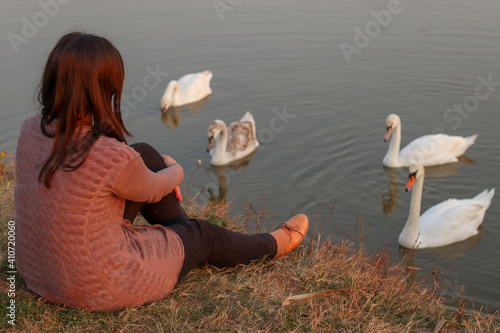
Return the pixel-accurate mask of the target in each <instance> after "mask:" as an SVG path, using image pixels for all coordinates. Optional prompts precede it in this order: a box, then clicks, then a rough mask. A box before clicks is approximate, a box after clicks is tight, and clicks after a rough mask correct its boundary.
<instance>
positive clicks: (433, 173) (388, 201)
mask: <svg viewBox="0 0 500 333" xmlns="http://www.w3.org/2000/svg"><path fill="white" fill-rule="evenodd" d="M465 164H472V165H475V164H476V162H474V160H472V159H470V158H468V157H467V156H461V157H459V159H458V162H456V163H449V164H443V165H436V166H431V167H426V168H425V177H426V178H445V177H448V176H450V175H454V174H455V173H456V171H457V169H458V168H460V167H461V166H462V165H465ZM383 168H384V173H385V175H386V178H387V185H388V187H389V190H388V191H386V192H384V193H383V194H382V210H383V211H384V213H385V214H390V213H392V212H393V211H394V209H395V208H396V207H397V206H399V202H398V197H399V187H400V185H399V182H398V181H399V179H398V170H399V168H388V167H386V166H384V167H383ZM401 170H403V171H404V172H405V175H407V174H408V168H406V167H405V168H401ZM404 181H406V178H404ZM401 188H403V186H402V185H401Z"/></svg>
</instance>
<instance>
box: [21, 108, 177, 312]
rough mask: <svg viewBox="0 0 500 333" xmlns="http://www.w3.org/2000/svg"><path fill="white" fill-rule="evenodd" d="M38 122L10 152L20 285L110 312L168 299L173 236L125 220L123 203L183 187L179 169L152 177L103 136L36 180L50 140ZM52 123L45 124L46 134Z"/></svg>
mask: <svg viewBox="0 0 500 333" xmlns="http://www.w3.org/2000/svg"><path fill="white" fill-rule="evenodd" d="M40 120H41V116H40V115H36V116H32V117H29V118H28V119H26V120H25V121H24V123H23V125H22V128H21V132H20V135H19V140H18V144H17V151H16V187H15V205H16V263H17V269H18V271H19V273H20V274H21V276H22V277H23V278H24V280H25V281H26V284H27V286H28V288H29V289H30V290H32V291H34V292H35V293H37V294H38V295H40V296H43V297H45V298H47V299H48V300H49V301H50V302H53V303H57V304H63V305H67V306H69V307H75V308H84V309H89V310H103V311H113V310H119V309H122V308H124V307H129V306H135V305H139V304H143V303H149V302H152V301H155V300H158V299H162V298H164V297H166V296H167V295H168V294H169V293H170V292H171V291H172V289H173V288H174V286H175V284H176V282H177V278H178V274H179V271H180V269H181V267H182V263H183V260H184V248H183V245H182V242H181V240H180V238H179V236H178V235H177V234H176V233H174V232H173V231H172V230H170V229H168V228H164V227H162V226H159V225H154V226H132V225H131V224H130V222H128V221H126V220H125V221H124V220H123V211H124V207H125V200H126V199H129V200H136V201H138V200H141V199H143V201H148V202H154V201H158V200H159V199H160V198H161V197H162V196H164V195H166V194H167V193H168V192H170V191H171V190H172V189H173V188H174V187H175V186H176V185H178V184H180V182H182V177H183V172H182V168H180V167H177V168H176V167H175V165H173V166H172V167H169V168H167V169H164V170H162V171H160V172H159V173H153V172H151V171H149V170H148V169H147V168H146V166H145V165H144V163H143V162H142V159H141V157H140V156H139V154H138V153H137V152H136V151H135V150H133V149H132V148H130V147H129V146H127V145H126V144H124V143H121V142H119V141H117V140H115V139H112V138H108V137H103V136H101V137H100V138H99V139H98V140H97V141H96V142H95V144H94V145H93V147H92V149H91V150H90V153H89V155H88V156H87V159H86V160H85V162H84V163H83V165H82V166H81V167H80V168H79V169H77V170H75V171H72V172H65V171H61V170H58V171H56V173H55V174H54V177H53V178H52V182H51V187H50V189H47V188H46V187H45V185H44V184H42V183H40V182H39V181H38V175H39V173H40V170H41V168H42V166H43V164H44V163H45V161H46V160H47V158H48V157H49V155H50V152H51V149H52V145H53V139H52V138H48V137H46V136H44V135H43V134H42V132H41V130H40ZM54 129H55V124H50V126H49V127H48V130H49V132H53V131H54Z"/></svg>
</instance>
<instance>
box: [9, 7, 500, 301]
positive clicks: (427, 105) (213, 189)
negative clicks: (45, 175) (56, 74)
mask: <svg viewBox="0 0 500 333" xmlns="http://www.w3.org/2000/svg"><path fill="white" fill-rule="evenodd" d="M0 8H1V10H0V18H1V19H0V28H1V29H0V30H1V35H2V39H1V41H0V59H1V61H0V78H1V79H0V101H1V112H0V151H1V150H7V151H9V152H12V153H13V152H14V151H15V148H16V140H17V135H18V131H19V128H20V125H21V122H22V120H23V119H24V118H26V117H27V116H28V115H30V114H33V113H36V112H38V106H37V104H36V103H35V102H34V98H33V96H34V93H35V91H36V88H37V86H38V82H39V78H40V75H41V72H42V70H43V66H44V63H45V61H46V58H47V55H48V53H49V52H50V50H51V47H52V46H53V45H54V43H55V42H56V41H57V39H58V38H59V37H60V36H61V35H62V34H64V33H65V32H67V31H72V30H84V31H88V32H92V33H96V34H99V35H103V36H105V37H107V38H109V39H110V40H111V41H112V42H113V43H114V44H115V45H116V46H117V48H118V49H119V50H120V51H121V53H122V56H123V59H124V61H125V64H126V78H125V84H124V102H123V105H122V107H123V111H124V115H125V123H126V125H127V127H128V129H129V130H130V131H131V132H132V133H133V134H134V137H133V138H131V139H130V142H138V141H145V142H149V143H151V144H152V145H153V146H155V147H156V148H157V149H158V150H160V151H161V152H162V153H166V154H170V155H171V156H172V157H174V158H175V159H176V160H177V161H178V162H180V163H181V164H182V165H183V166H184V169H185V175H186V179H185V185H187V182H188V180H189V178H190V176H191V174H192V173H193V172H194V171H195V169H196V168H197V161H198V160H201V162H202V163H201V165H200V167H199V168H198V170H196V172H194V175H193V176H192V180H191V186H190V188H189V190H188V194H189V195H195V194H196V193H197V192H198V191H200V190H202V189H204V190H203V191H202V192H201V194H199V195H198V200H199V201H206V200H208V199H210V197H211V196H212V199H213V200H221V199H225V200H232V212H233V213H234V214H238V213H242V212H243V209H244V204H248V203H249V202H251V203H252V205H253V206H254V207H256V208H260V203H261V201H263V202H264V204H265V207H266V209H268V210H269V211H271V212H273V213H275V214H272V215H271V216H272V221H271V223H270V225H269V226H268V227H269V228H270V227H271V224H275V223H278V222H279V221H283V220H286V219H288V218H289V217H290V216H292V215H293V214H296V213H299V212H302V213H305V214H307V215H308V216H309V218H310V219H311V221H312V223H314V221H316V222H317V224H318V227H321V223H322V220H323V219H324V218H325V217H326V216H327V215H328V213H329V212H330V210H331V209H332V207H335V208H334V212H333V214H332V216H331V217H330V218H329V219H328V220H327V221H326V223H325V226H324V231H323V239H328V238H330V239H332V240H335V241H338V240H341V239H354V236H355V234H356V226H357V222H356V221H357V220H358V219H359V220H360V221H361V224H362V226H363V228H364V231H365V236H366V238H367V242H368V243H369V244H370V245H371V246H373V247H374V248H375V249H382V248H384V246H385V247H387V248H388V249H389V250H390V251H392V253H393V258H394V259H395V260H400V259H401V258H402V257H403V255H404V254H405V252H404V251H402V252H401V249H400V248H399V246H398V243H397V239H398V235H399V233H400V231H401V230H402V228H403V225H404V223H405V221H406V219H407V216H408V209H409V203H410V197H411V193H406V192H405V191H404V184H405V182H406V178H407V173H406V172H407V170H405V169H399V170H397V169H386V168H383V166H382V158H383V156H384V154H385V152H386V150H387V147H388V144H387V143H384V142H383V136H384V133H385V118H386V116H387V115H388V114H390V113H397V114H399V115H400V117H401V119H402V129H403V131H402V144H403V145H404V144H406V143H408V142H410V141H411V140H412V139H414V138H416V137H419V136H421V135H425V134H431V133H438V132H443V133H446V134H451V135H465V136H468V135H472V134H475V133H478V134H479V138H478V140H477V142H476V144H475V145H474V146H472V147H471V148H470V149H469V150H468V151H467V153H466V156H465V158H463V159H462V160H461V161H460V162H459V163H454V164H451V165H446V166H441V167H436V168H430V169H428V170H426V173H427V177H426V179H425V183H424V193H423V200H422V209H423V210H425V209H427V208H429V207H431V206H432V205H434V204H436V203H439V202H441V201H443V200H445V199H448V198H470V197H472V196H475V195H476V194H478V193H479V192H481V191H483V190H484V189H486V188H492V187H496V189H497V196H496V197H495V198H494V199H493V202H492V205H491V207H490V208H489V210H488V211H487V212H486V216H485V219H484V222H483V225H482V227H481V232H480V234H479V235H478V236H475V237H473V238H471V239H469V240H467V241H464V242H461V243H458V244H454V245H452V246H447V247H442V248H437V249H425V250H419V251H417V253H416V254H415V256H414V259H413V262H412V264H413V265H414V266H416V267H419V268H421V269H422V270H421V271H419V274H418V276H419V277H421V278H424V277H425V275H426V274H427V273H429V272H430V271H432V269H437V270H438V271H442V270H446V275H445V276H444V278H443V282H446V283H447V287H445V290H444V293H445V294H446V295H447V296H448V297H449V304H453V297H457V296H461V297H464V298H466V299H468V300H471V301H472V302H474V303H475V304H476V305H478V306H481V305H486V306H488V307H489V308H490V309H491V310H495V309H498V308H499V307H500V259H499V255H498V254H499V253H500V241H499V239H500V199H499V198H500V194H498V191H500V177H499V173H498V170H499V165H500V147H499V143H500V132H499V127H500V117H499V111H500V110H499V108H500V2H499V1H493V0H477V1H472V0H439V1H437V0H434V1H431V0H413V1H410V0H400V1H396V0H390V1H382V0H336V1H326V0H322V1H298V0H292V1H290V0H289V1H283V0H278V1H263V0H253V1H246V0H239V1H229V0H203V1H199V0H198V1H167V0H162V1H159V0H151V1H141V2H139V1H132V0H124V1H117V0H115V1H97V0H88V1H79V0H72V1H68V0H64V1H63V0H45V1H26V0H22V1H19V0H3V1H2V4H1V5H0ZM205 69H210V70H211V71H212V72H213V74H214V76H213V79H212V89H213V94H212V96H210V97H209V98H207V99H206V100H204V101H202V102H200V103H197V104H195V105H192V106H190V107H189V108H173V109H170V110H169V112H168V113H167V114H164V115H162V112H161V110H160V98H161V96H162V94H163V91H164V89H165V87H166V85H167V83H168V81H169V80H171V79H177V78H179V77H181V76H182V75H184V74H187V73H191V72H197V71H202V70H205ZM485 82H486V83H485ZM478 87H479V88H478ZM247 110H249V111H251V112H252V113H253V115H254V117H255V121H256V125H257V134H258V138H259V140H260V141H261V147H260V148H259V149H258V150H257V151H256V152H255V154H254V155H252V156H251V157H250V158H248V159H247V160H245V161H242V163H240V165H237V166H233V167H232V168H230V167H218V168H214V167H212V166H210V164H209V157H208V154H207V152H206V150H205V149H206V144H207V134H206V131H207V128H208V125H209V123H210V122H211V121H212V120H214V119H222V120H224V121H226V122H228V123H229V122H231V121H234V120H239V119H240V118H241V117H242V116H243V114H244V113H245V111H247ZM209 190H210V191H209ZM358 226H360V225H359V224H358ZM310 234H312V231H311V233H310ZM460 290H462V291H460Z"/></svg>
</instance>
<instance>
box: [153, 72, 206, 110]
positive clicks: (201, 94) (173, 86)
mask: <svg viewBox="0 0 500 333" xmlns="http://www.w3.org/2000/svg"><path fill="white" fill-rule="evenodd" d="M212 76H213V75H212V72H211V71H208V70H206V71H204V72H200V73H192V74H186V75H184V76H183V77H181V78H180V79H179V80H177V81H176V80H172V81H170V82H169V83H168V85H167V89H165V93H164V94H163V97H162V98H161V109H162V111H163V112H165V111H167V109H168V108H169V107H171V106H181V105H185V104H189V103H194V102H197V101H199V100H200V99H203V98H205V97H207V96H208V95H210V94H211V93H212V89H210V80H211V79H212Z"/></svg>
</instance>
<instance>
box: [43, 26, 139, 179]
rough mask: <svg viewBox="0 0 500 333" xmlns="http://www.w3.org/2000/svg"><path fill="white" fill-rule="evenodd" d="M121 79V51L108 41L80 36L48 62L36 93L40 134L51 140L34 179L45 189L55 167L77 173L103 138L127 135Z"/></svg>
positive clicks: (63, 43) (66, 39)
mask: <svg viewBox="0 0 500 333" xmlns="http://www.w3.org/2000/svg"><path fill="white" fill-rule="evenodd" d="M124 77H125V69H124V65H123V60H122V57H121V55H120V52H118V50H117V49H116V48H115V47H114V46H113V44H112V43H111V42H109V41H108V40H107V39H105V38H103V37H99V36H96V35H92V34H87V33H81V32H72V33H68V34H65V35H64V36H62V37H61V38H60V39H59V41H58V42H57V44H56V45H55V47H54V49H53V50H52V52H51V53H50V55H49V57H48V59H47V64H46V65H45V69H44V72H43V75H42V80H41V82H40V89H39V93H38V101H39V102H40V104H41V105H42V112H41V113H42V120H41V124H40V126H41V130H42V133H44V135H46V136H48V137H53V138H54V142H53V146H52V152H51V155H50V156H49V158H48V159H47V161H46V162H45V164H44V165H43V167H42V169H41V171H40V174H39V178H38V179H39V181H40V182H43V183H44V184H45V186H46V187H47V188H50V182H51V180H52V177H53V175H54V173H55V172H56V170H57V169H58V168H61V169H62V170H63V171H74V170H76V169H78V168H79V167H80V166H81V165H82V164H83V162H84V161H85V159H86V157H87V155H88V153H89V151H90V149H91V148H92V145H93V144H94V143H95V142H96V141H97V139H98V138H99V137H100V136H101V135H104V136H107V137H111V138H115V139H116V140H118V141H120V142H126V140H125V136H126V135H127V136H131V135H130V133H129V132H128V131H127V129H126V128H125V125H124V123H123V119H122V116H121V110H120V100H121V95H122V89H123V80H124ZM89 114H90V116H91V119H92V124H91V125H92V129H91V130H90V131H88V132H87V133H86V134H85V135H83V136H82V135H81V134H82V129H83V126H79V125H82V123H80V120H83V119H86V118H88V116H89ZM56 119H57V121H56V123H57V126H56V129H55V131H54V133H49V132H48V131H47V129H46V125H49V124H50V123H52V122H53V121H54V120H56Z"/></svg>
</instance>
